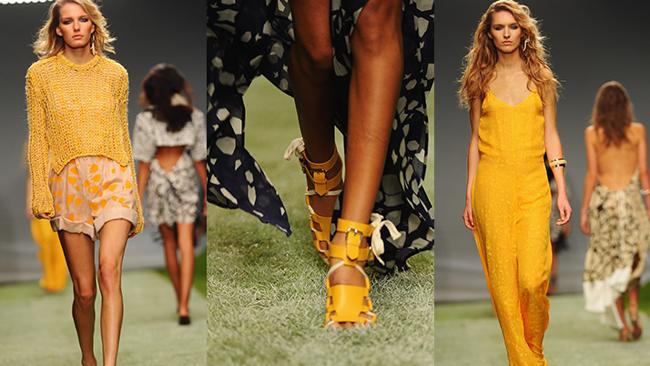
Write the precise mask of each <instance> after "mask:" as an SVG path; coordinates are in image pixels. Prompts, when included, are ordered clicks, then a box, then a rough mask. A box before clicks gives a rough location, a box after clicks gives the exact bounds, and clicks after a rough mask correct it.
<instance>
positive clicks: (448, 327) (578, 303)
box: [435, 295, 650, 366]
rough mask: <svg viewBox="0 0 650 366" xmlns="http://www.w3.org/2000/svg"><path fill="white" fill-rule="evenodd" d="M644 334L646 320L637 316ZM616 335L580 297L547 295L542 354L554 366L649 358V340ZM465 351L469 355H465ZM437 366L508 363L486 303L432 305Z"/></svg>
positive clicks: (606, 365) (627, 363)
mask: <svg viewBox="0 0 650 366" xmlns="http://www.w3.org/2000/svg"><path fill="white" fill-rule="evenodd" d="M642 322H643V324H645V327H646V331H647V328H648V326H650V322H649V321H648V317H647V316H645V315H642ZM617 337H618V332H617V331H616V330H614V329H611V328H609V327H607V326H605V325H603V324H601V323H600V321H599V316H598V315H596V314H592V313H588V312H587V311H585V310H584V299H583V297H582V296H580V295H571V296H557V297H551V319H550V324H549V329H548V331H547V332H546V335H545V338H544V353H545V355H546V357H547V359H548V363H549V365H553V366H638V365H646V364H647V362H648V361H647V360H648V359H650V336H648V335H647V334H646V335H644V338H642V339H641V340H640V341H638V342H631V343H625V344H624V343H620V342H618V341H617ZM468 350H469V351H468ZM435 361H436V363H435V364H436V366H476V365H481V366H502V365H506V364H507V357H506V350H505V347H504V345H503V337H502V336H501V329H500V328H499V323H498V321H497V319H496V317H495V316H493V313H492V307H491V305H490V303H489V302H474V303H456V304H437V305H436V360H435Z"/></svg>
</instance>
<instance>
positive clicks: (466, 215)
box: [463, 201, 474, 230]
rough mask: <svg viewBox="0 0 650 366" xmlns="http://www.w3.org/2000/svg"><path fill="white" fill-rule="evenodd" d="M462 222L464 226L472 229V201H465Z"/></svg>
mask: <svg viewBox="0 0 650 366" xmlns="http://www.w3.org/2000/svg"><path fill="white" fill-rule="evenodd" d="M463 222H464V223H465V227H466V228H468V229H470V230H474V212H473V211H472V203H471V202H469V201H467V202H466V203H465V210H464V211H463Z"/></svg>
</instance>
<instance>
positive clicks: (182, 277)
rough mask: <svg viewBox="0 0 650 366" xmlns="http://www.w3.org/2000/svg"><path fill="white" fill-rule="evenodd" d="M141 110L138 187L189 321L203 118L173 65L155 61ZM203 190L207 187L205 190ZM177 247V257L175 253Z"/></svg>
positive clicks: (182, 319) (183, 318) (184, 320)
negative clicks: (157, 231) (197, 177)
mask: <svg viewBox="0 0 650 366" xmlns="http://www.w3.org/2000/svg"><path fill="white" fill-rule="evenodd" d="M141 103H142V104H143V105H144V106H145V108H146V110H145V111H144V112H140V114H138V117H137V118H136V121H135V130H134V131H133V151H134V158H135V160H137V161H138V187H139V189H140V197H145V206H146V210H145V212H146V214H147V221H148V222H149V223H150V224H152V225H155V226H156V227H157V228H158V230H160V234H161V235H162V239H163V244H164V247H165V263H166V265H167V272H168V273H169V277H170V279H171V282H172V285H173V286H174V291H175V292H176V301H177V304H178V310H177V311H178V317H179V318H178V322H179V324H181V325H188V324H190V316H189V314H190V313H189V299H190V292H191V290H192V279H193V275H194V222H195V220H196V218H197V211H198V209H199V207H198V204H199V202H202V205H201V207H202V208H203V209H202V212H201V213H202V215H204V216H205V214H206V204H207V199H206V196H205V193H204V196H203V200H201V199H200V197H199V187H198V186H197V184H196V176H197V174H198V176H199V178H200V181H201V184H202V186H203V187H204V188H205V184H206V171H205V156H206V154H207V148H206V141H205V133H206V130H205V117H204V116H203V113H201V112H200V111H199V110H196V109H194V108H192V103H191V100H190V93H189V85H188V84H187V82H186V81H185V78H184V77H183V76H182V75H181V74H180V73H179V72H178V70H176V68H174V67H173V66H171V65H166V64H160V65H156V66H154V67H153V68H152V69H151V70H150V71H149V74H147V76H146V77H145V79H144V81H143V82H142V94H141ZM203 192H205V189H203ZM178 250H180V261H179V258H178V256H177V252H178Z"/></svg>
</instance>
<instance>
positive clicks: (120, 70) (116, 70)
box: [100, 56, 129, 80]
mask: <svg viewBox="0 0 650 366" xmlns="http://www.w3.org/2000/svg"><path fill="white" fill-rule="evenodd" d="M100 62H101V64H102V68H104V69H105V70H107V71H108V72H109V73H111V74H113V75H115V77H116V78H118V79H120V80H122V79H124V80H128V78H129V73H128V72H127V71H126V68H125V67H124V66H122V65H121V64H120V63H119V62H117V61H115V60H113V59H110V58H108V57H106V56H101V61H100Z"/></svg>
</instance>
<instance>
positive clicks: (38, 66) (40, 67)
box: [26, 57, 54, 78]
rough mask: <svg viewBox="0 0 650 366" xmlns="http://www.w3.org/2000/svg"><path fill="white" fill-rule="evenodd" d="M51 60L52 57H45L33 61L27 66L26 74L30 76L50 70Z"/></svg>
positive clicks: (52, 60)
mask: <svg viewBox="0 0 650 366" xmlns="http://www.w3.org/2000/svg"><path fill="white" fill-rule="evenodd" d="M53 62H54V57H46V58H42V59H40V60H38V61H36V62H34V63H33V64H31V65H30V66H29V68H27V73H26V76H27V77H28V78H30V77H38V76H41V75H45V74H46V73H47V72H49V71H50V70H51V68H52V65H53Z"/></svg>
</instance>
